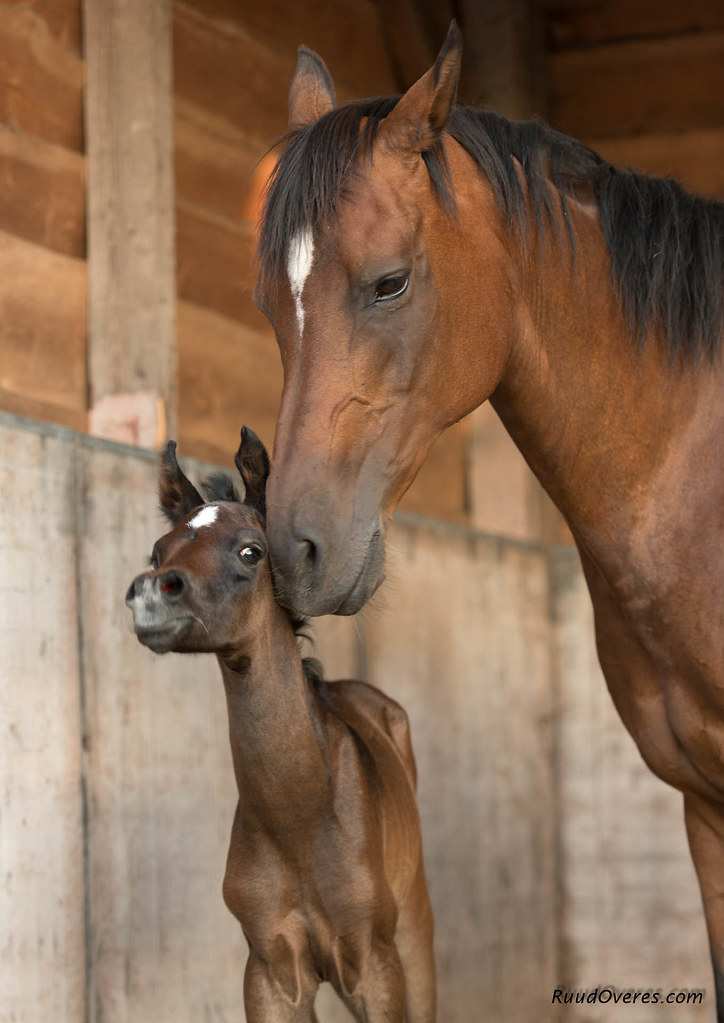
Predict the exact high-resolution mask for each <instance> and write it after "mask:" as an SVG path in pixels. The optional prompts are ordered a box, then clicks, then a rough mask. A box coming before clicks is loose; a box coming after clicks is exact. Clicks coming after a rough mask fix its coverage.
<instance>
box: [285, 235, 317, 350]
mask: <svg viewBox="0 0 724 1023" xmlns="http://www.w3.org/2000/svg"><path fill="white" fill-rule="evenodd" d="M313 262H314V239H313V237H312V231H311V228H309V227H308V228H307V230H306V231H300V232H299V234H296V235H295V236H294V237H293V238H292V240H291V242H290V244H289V252H288V253H287V273H288V274H289V283H290V284H291V286H292V296H293V298H294V304H295V305H296V307H297V323H298V324H299V339H300V340H301V337H302V334H303V333H304V306H303V305H302V292H303V291H304V285H305V284H306V281H307V277H309V271H310V270H311V269H312V263H313Z"/></svg>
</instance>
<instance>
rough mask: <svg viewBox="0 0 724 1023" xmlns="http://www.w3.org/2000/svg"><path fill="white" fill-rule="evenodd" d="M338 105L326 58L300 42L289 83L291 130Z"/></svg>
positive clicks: (302, 125) (306, 123) (303, 126)
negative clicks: (294, 67) (295, 66)
mask: <svg viewBox="0 0 724 1023" xmlns="http://www.w3.org/2000/svg"><path fill="white" fill-rule="evenodd" d="M334 106H335V98H334V85H333V84H332V77H331V75H330V73H329V71H327V66H326V64H325V63H324V61H323V60H322V58H321V57H320V56H319V55H318V54H316V53H315V52H314V50H309V49H307V47H306V46H300V47H299V49H298V50H297V70H296V71H295V72H294V78H293V79H292V84H291V85H290V86H289V130H290V131H296V130H297V129H298V128H305V127H306V126H307V125H308V124H311V123H312V121H316V120H317V118H319V117H322V115H323V114H327V113H329V111H330V110H333V109H334Z"/></svg>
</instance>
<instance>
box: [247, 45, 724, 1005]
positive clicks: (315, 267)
mask: <svg viewBox="0 0 724 1023" xmlns="http://www.w3.org/2000/svg"><path fill="white" fill-rule="evenodd" d="M460 59H461V43H460V36H459V33H458V31H457V29H456V28H455V27H454V26H453V27H451V31H450V33H449V35H448V38H447V40H446V42H445V45H444V46H443V49H442V51H441V52H440V55H439V56H438V59H437V61H436V63H435V65H434V67H433V68H431V69H430V71H428V72H427V74H425V75H424V76H423V77H422V78H421V79H420V80H419V81H418V82H417V83H416V84H415V85H414V86H413V87H412V88H411V89H410V90H409V91H408V92H406V93H405V94H404V95H403V96H402V97H401V98H397V97H392V98H383V99H378V100H368V101H363V102H357V103H351V104H346V105H343V106H340V107H335V101H334V94H333V89H332V84H331V81H330V78H329V74H328V72H327V70H326V68H325V67H324V65H323V63H322V61H321V60H320V59H319V58H318V57H317V56H316V55H315V54H313V53H311V52H310V51H308V50H305V49H302V50H300V58H299V63H298V67H297V73H296V75H295V78H294V81H293V83H292V86H291V90H290V134H289V138H288V145H287V147H286V149H285V151H284V153H283V155H282V156H281V159H280V161H279V163H278V165H277V168H276V171H275V174H274V176H273V179H272V180H271V183H270V186H269V190H268V194H267V198H266V205H265V209H264V213H263V218H262V224H261V236H260V248H259V255H260V277H259V282H258V286H257V301H258V304H259V306H260V307H261V308H262V309H263V310H264V311H265V312H266V313H267V314H268V316H269V318H270V320H271V322H272V324H273V325H274V328H275V331H276V335H277V339H278V342H279V347H280V349H281V354H282V360H283V363H284V375H285V376H284V392H283V398H282V405H281V411H280V415H279V422H278V428H277V436H276V443H275V453H274V455H275V457H274V471H273V472H272V475H271V478H270V481H269V527H268V528H269V537H270V542H271V547H272V551H273V557H274V565H275V570H276V573H277V580H278V586H279V593H280V597H281V599H282V600H283V601H284V602H285V603H286V604H288V605H289V606H290V607H292V608H294V609H296V610H297V611H304V612H306V613H308V614H325V613H337V614H348V613H353V612H355V611H357V610H358V609H359V608H360V607H362V605H363V604H364V603H365V601H366V600H367V599H368V597H369V596H370V594H371V593H372V592H373V591H374V589H375V588H376V587H377V586H378V585H379V583H380V581H381V580H382V578H383V573H384V536H385V531H386V529H387V526H388V524H389V521H390V519H391V517H392V514H393V512H394V509H395V507H396V505H397V503H398V501H399V499H400V497H401V496H402V494H403V493H404V492H405V490H406V488H407V487H408V486H409V485H410V483H411V482H412V480H413V479H414V477H415V474H416V473H417V471H418V469H419V467H420V464H421V463H422V461H423V460H424V458H425V455H426V453H427V451H428V449H429V447H430V445H431V444H432V442H433V441H434V440H435V438H436V437H437V436H438V435H439V434H440V432H441V431H442V430H444V429H445V428H446V427H447V426H449V425H450V424H452V423H454V422H456V421H457V420H459V419H460V418H461V417H462V416H464V415H465V414H466V413H468V412H470V411H471V410H472V409H474V408H475V407H476V406H478V405H480V404H481V402H483V401H484V400H485V399H486V398H490V400H491V402H492V404H493V406H494V407H495V409H496V411H497V412H498V414H499V416H500V418H501V419H502V421H503V423H504V424H505V426H506V427H507V429H508V431H509V432H510V434H511V436H512V437H513V439H514V441H515V442H516V444H517V445H518V447H519V448H520V450H521V451H522V453H523V455H524V456H525V458H526V459H527V461H528V463H529V464H530V466H531V467H532V469H533V470H534V472H535V473H536V475H537V476H538V478H539V480H540V481H541V483H542V484H543V486H544V487H545V488H546V490H547V491H548V493H549V494H550V495H551V497H552V498H553V500H554V501H555V502H556V504H557V505H558V507H559V508H560V509H561V511H562V512H563V514H564V515H565V517H566V520H567V522H568V524H569V525H570V528H571V530H572V532H573V535H574V537H575V539H576V543H577V545H578V549H579V551H580V554H581V559H582V562H583V568H584V571H585V575H586V579H587V582H588V586H589V589H590V592H591V596H592V599H593V605H594V609H595V619H596V629H597V643H598V650H599V656H600V661H601V664H602V666H603V671H604V674H605V676H606V679H607V681H608V685H609V687H610V690H611V693H612V696H613V699H614V701H615V703H616V706H617V708H618V710H619V712H620V714H621V717H622V718H623V721H624V723H625V724H626V727H627V728H628V729H629V731H630V732H631V734H632V735H633V737H634V739H635V740H636V742H637V744H638V747H639V749H640V751H641V753H642V755H643V757H644V759H645V760H646V762H647V763H648V764H649V766H650V767H651V768H652V770H653V771H655V772H656V773H657V774H658V775H659V776H660V777H661V778H663V779H665V780H666V781H667V782H669V783H671V784H672V785H674V786H676V787H678V788H679V789H680V790H681V791H682V792H683V793H684V797H685V798H684V805H685V817H686V825H687V829H688V834H689V840H690V845H691V850H692V854H693V858H694V862H695V865H696V870H697V872H698V875H699V880H700V883H701V888H702V892H703V897H704V905H705V910H706V917H707V923H708V929H709V935H710V941H711V948H712V955H713V961H714V969H715V976H716V986H717V998H718V1005H719V1009H718V1011H719V1021H720V1023H724V542H723V539H724V538H723V535H722V534H723V532H724V462H723V461H722V448H721V444H722V437H724V400H723V393H724V392H723V390H722V359H721V347H722V339H723V335H724V299H723V295H722V292H723V286H724V205H722V204H719V203H715V202H710V201H707V200H704V199H700V198H695V197H693V196H690V195H688V194H686V193H685V192H684V191H683V189H681V188H680V187H679V186H678V185H677V184H675V183H674V182H672V181H670V180H659V179H655V178H649V177H646V176H643V175H639V174H635V173H632V172H621V171H618V170H615V169H614V168H613V167H612V166H611V165H610V164H608V163H606V162H605V161H604V160H603V159H601V158H600V157H599V156H597V155H596V154H595V153H593V152H592V151H591V150H590V149H588V148H586V147H585V146H583V145H581V144H580V143H578V142H576V141H574V140H573V139H569V138H566V137H564V136H562V135H560V134H558V133H557V132H555V131H553V130H551V129H550V128H548V127H546V126H545V125H543V124H541V123H539V122H527V123H512V122H509V121H507V120H505V119H504V118H502V117H499V116H497V115H495V114H492V113H486V112H482V111H479V110H476V109H473V108H469V107H464V106H458V105H456V103H455V95H456V83H457V79H458V74H459V69H460Z"/></svg>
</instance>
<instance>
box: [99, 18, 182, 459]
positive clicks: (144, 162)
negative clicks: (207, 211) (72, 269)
mask: <svg viewBox="0 0 724 1023" xmlns="http://www.w3.org/2000/svg"><path fill="white" fill-rule="evenodd" d="M83 13H84V29H85V50H86V63H87V80H86V89H85V111H86V135H87V154H88V258H89V290H90V294H89V387H90V427H91V432H93V433H97V434H99V435H101V436H107V437H112V438H114V439H117V440H126V441H128V440H130V441H135V442H137V443H139V444H141V445H143V446H155V445H157V444H158V443H160V442H161V441H162V440H163V436H164V434H165V433H166V429H167V425H166V421H165V420H167V421H168V429H170V430H171V431H175V422H176V362H177V357H176V337H175V271H174V266H175V254H174V252H175V245H174V178H173V112H172V92H171V5H170V0H83Z"/></svg>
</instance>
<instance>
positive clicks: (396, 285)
mask: <svg viewBox="0 0 724 1023" xmlns="http://www.w3.org/2000/svg"><path fill="white" fill-rule="evenodd" d="M409 283H410V275H409V274H408V273H403V274H393V275H392V276H391V277H383V278H382V280H380V281H378V282H377V287H376V288H375V302H388V301H389V300H390V299H391V298H399V297H400V295H404V293H405V292H406V291H407V285H408V284H409Z"/></svg>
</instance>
